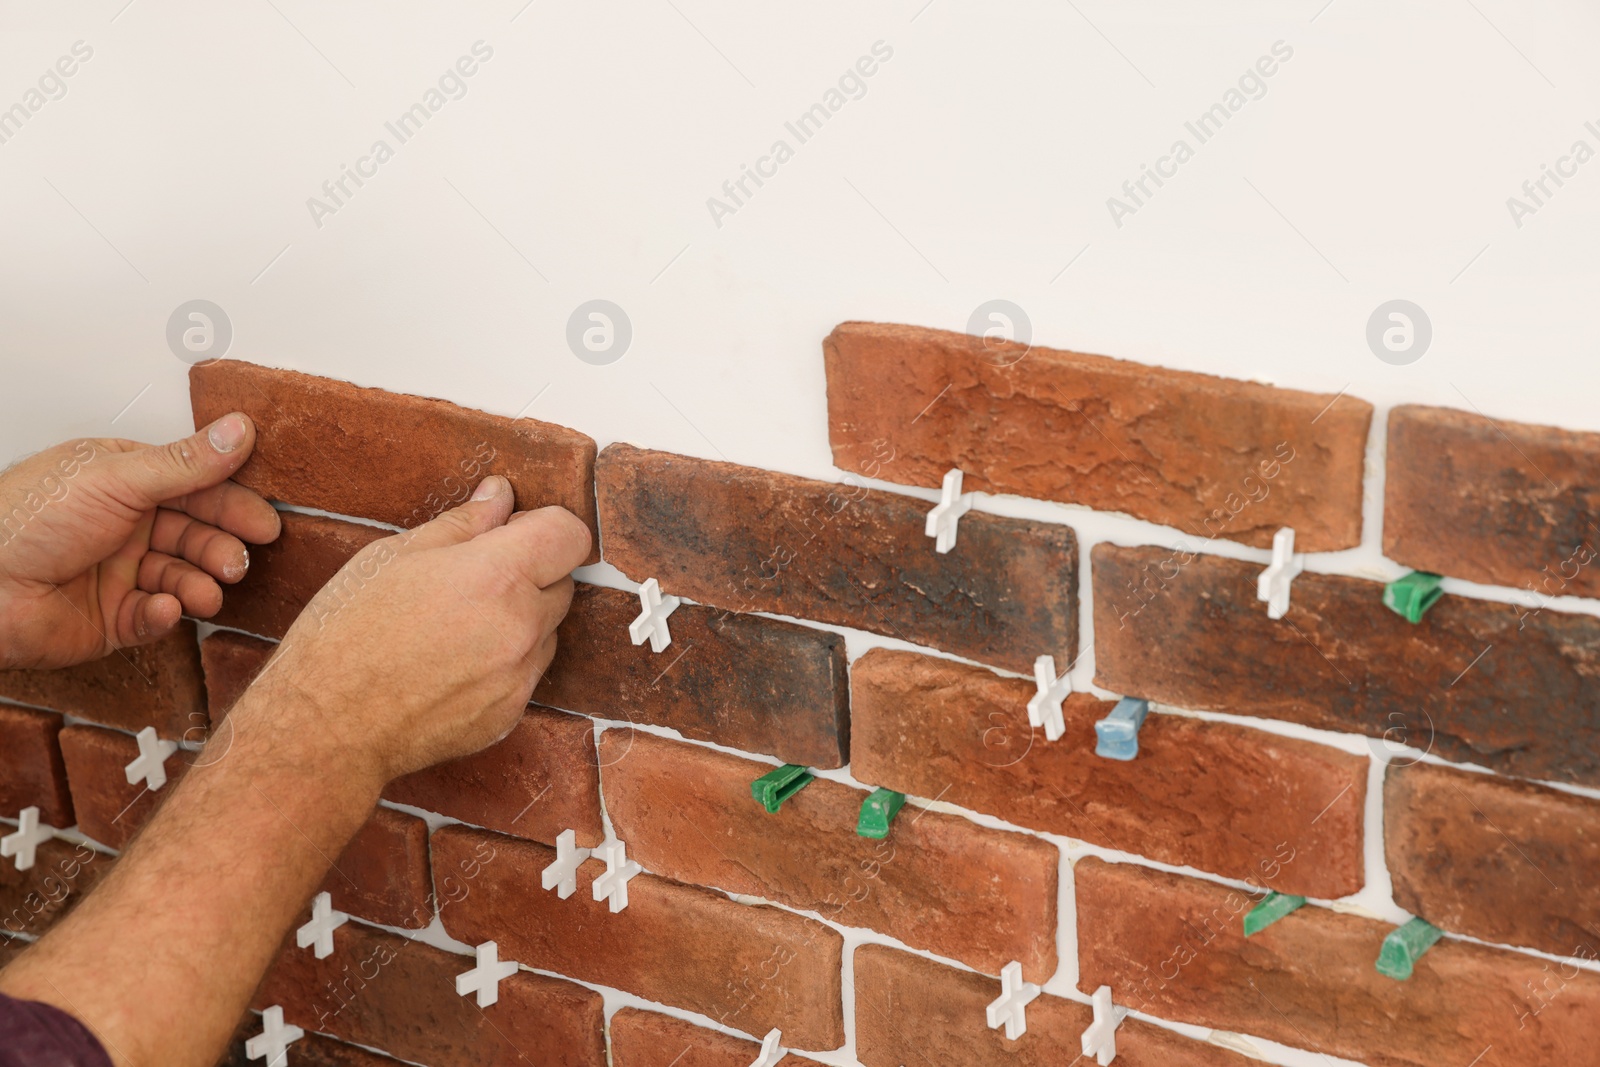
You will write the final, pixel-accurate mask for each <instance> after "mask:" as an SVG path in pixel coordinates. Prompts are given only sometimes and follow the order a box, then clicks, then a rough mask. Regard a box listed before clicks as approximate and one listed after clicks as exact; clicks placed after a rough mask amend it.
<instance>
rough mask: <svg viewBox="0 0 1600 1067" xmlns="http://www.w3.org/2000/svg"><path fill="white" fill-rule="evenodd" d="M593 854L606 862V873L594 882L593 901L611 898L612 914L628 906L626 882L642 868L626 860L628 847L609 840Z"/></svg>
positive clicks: (615, 840) (614, 839)
mask: <svg viewBox="0 0 1600 1067" xmlns="http://www.w3.org/2000/svg"><path fill="white" fill-rule="evenodd" d="M594 854H595V855H596V856H597V857H599V858H600V859H603V860H605V861H606V873H605V874H602V875H601V876H600V877H598V878H596V879H595V880H594V886H593V889H594V899H596V900H605V899H606V898H607V897H609V898H611V911H612V913H613V914H615V913H616V912H619V911H621V910H622V909H623V908H626V907H627V906H628V882H629V880H630V879H632V878H633V877H634V876H635V875H637V874H639V873H641V872H642V871H643V870H644V868H643V867H640V866H639V865H638V864H637V863H635V862H634V861H633V860H630V859H629V858H628V846H627V845H625V844H623V843H622V842H621V841H618V840H617V839H616V838H614V837H613V838H611V839H610V840H608V841H605V842H603V843H602V844H601V845H600V847H599V848H597V849H595V850H594Z"/></svg>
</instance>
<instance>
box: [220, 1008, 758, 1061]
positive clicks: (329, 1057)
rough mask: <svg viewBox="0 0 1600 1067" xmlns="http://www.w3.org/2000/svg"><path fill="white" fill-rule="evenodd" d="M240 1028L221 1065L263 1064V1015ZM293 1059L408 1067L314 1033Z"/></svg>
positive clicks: (303, 1041) (298, 1043) (296, 1046)
mask: <svg viewBox="0 0 1600 1067" xmlns="http://www.w3.org/2000/svg"><path fill="white" fill-rule="evenodd" d="M239 1031H240V1032H239V1035H238V1036H237V1037H236V1038H235V1039H234V1040H233V1041H232V1042H231V1043H230V1044H229V1045H228V1051H227V1052H226V1053H224V1054H223V1057H222V1059H220V1060H218V1061H217V1067H261V1062H262V1061H261V1059H260V1058H259V1057H257V1058H256V1059H254V1060H252V1059H251V1058H250V1057H249V1056H246V1055H245V1042H246V1041H248V1040H249V1039H250V1038H252V1037H254V1036H255V1035H256V1034H259V1033H260V1032H261V1019H260V1017H259V1016H257V1015H255V1014H252V1015H251V1016H250V1019H249V1021H248V1022H247V1023H246V1024H245V1025H244V1026H241V1027H240V1028H239ZM289 1062H290V1063H292V1064H293V1065H294V1067H404V1065H403V1064H402V1063H401V1061H400V1060H396V1059H392V1058H390V1057H388V1056H383V1055H380V1054H379V1053H376V1052H371V1051H368V1050H367V1049H364V1048H357V1047H356V1046H354V1045H347V1044H345V1043H344V1042H343V1041H335V1040H334V1039H333V1038H331V1037H323V1036H322V1035H321V1034H313V1033H307V1034H306V1036H304V1037H302V1038H301V1039H300V1040H299V1041H296V1042H295V1043H294V1044H292V1045H290V1046H289ZM746 1067H749V1065H748V1064H747V1065H746Z"/></svg>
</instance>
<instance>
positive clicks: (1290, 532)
mask: <svg viewBox="0 0 1600 1067" xmlns="http://www.w3.org/2000/svg"><path fill="white" fill-rule="evenodd" d="M1305 565H1306V562H1305V557H1304V556H1297V555H1295V554H1294V528H1293V527H1290V526H1285V527H1284V528H1283V529H1281V530H1279V531H1278V532H1277V533H1275V534H1273V535H1272V565H1271V566H1270V567H1268V568H1267V569H1266V570H1264V571H1262V572H1261V577H1259V578H1257V579H1256V599H1257V600H1265V601H1266V602H1267V618H1269V619H1281V618H1283V617H1284V615H1285V614H1287V613H1288V611H1289V583H1290V582H1292V581H1294V578H1295V575H1297V574H1299V573H1300V572H1301V571H1303V570H1305Z"/></svg>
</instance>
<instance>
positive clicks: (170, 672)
mask: <svg viewBox="0 0 1600 1067" xmlns="http://www.w3.org/2000/svg"><path fill="white" fill-rule="evenodd" d="M0 697H3V698H5V699H7V700H15V701H18V702H19V703H23V704H33V705H35V706H37V707H41V708H49V709H50V710H51V711H61V712H66V713H68V714H71V715H77V716H79V717H81V718H85V719H89V720H91V721H92V722H99V723H104V724H105V725H107V726H116V727H120V728H121V729H124V730H130V731H133V732H135V733H137V732H138V731H139V730H141V729H143V728H144V727H146V726H154V727H155V728H156V732H157V733H159V734H160V735H161V736H162V737H165V738H168V739H171V740H178V739H180V738H182V737H184V735H185V733H186V732H187V734H188V739H189V740H191V741H199V740H201V739H203V738H204V736H205V727H206V724H207V719H206V699H205V687H204V685H203V684H202V682H201V676H200V649H199V647H198V646H197V645H196V643H195V628H194V623H192V622H189V621H188V620H184V621H182V622H180V623H179V624H178V628H177V629H176V630H174V631H173V632H172V633H170V634H168V635H167V636H166V637H163V638H161V639H160V640H159V641H155V642H152V643H151V644H148V645H140V646H138V647H136V648H129V649H124V650H123V651H121V652H113V653H111V655H109V656H106V657H105V658H104V659H97V660H94V661H93V662H91V663H80V664H78V665H77V666H76V667H67V668H65V669H63V670H55V671H0Z"/></svg>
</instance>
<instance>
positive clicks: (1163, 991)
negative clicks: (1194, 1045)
mask: <svg viewBox="0 0 1600 1067" xmlns="http://www.w3.org/2000/svg"><path fill="white" fill-rule="evenodd" d="M1074 880H1075V882H1076V895H1077V906H1078V953H1079V971H1080V975H1079V981H1078V988H1079V989H1081V990H1083V991H1085V992H1088V991H1091V990H1093V989H1095V988H1096V987H1097V986H1101V985H1109V986H1110V987H1111V989H1112V992H1113V995H1114V996H1115V997H1116V999H1117V1002H1118V1003H1120V1004H1125V1005H1127V1006H1129V1007H1132V1008H1135V1009H1137V1010H1139V1011H1143V1012H1148V1013H1150V1014H1154V1015H1158V1016H1161V1017H1163V1018H1166V1019H1172V1020H1175V1021H1178V1022H1188V1023H1196V1024H1199V1025H1201V1026H1210V1027H1215V1028H1217V1029H1222V1030H1231V1031H1233V1032H1235V1033H1244V1034H1253V1035H1256V1036H1259V1037H1264V1038H1267V1039H1269V1040H1272V1041H1280V1042H1282V1043H1283V1044H1285V1045H1292V1046H1295V1047H1298V1048H1309V1049H1311V1050H1312V1051H1315V1052H1321V1053H1325V1054H1327V1055H1333V1056H1343V1057H1345V1058H1346V1059H1352V1060H1359V1061H1362V1062H1365V1063H1369V1064H1372V1065H1374V1067H1462V1065H1464V1064H1469V1063H1476V1064H1478V1065H1483V1067H1512V1065H1526V1064H1532V1063H1539V1064H1545V1063H1551V1064H1554V1063H1584V1062H1588V1061H1589V1060H1591V1059H1593V1051H1594V1048H1595V1044H1596V1042H1597V1041H1600V975H1595V974H1591V973H1586V972H1580V971H1578V970H1577V968H1573V967H1567V968H1565V969H1563V968H1562V967H1561V965H1559V964H1553V963H1548V962H1547V961H1545V960H1541V959H1538V958H1536V957H1533V956H1525V955H1522V954H1520V953H1516V952H1506V951H1503V950H1500V949H1492V948H1484V947H1482V946H1479V945H1474V944H1470V943H1468V942H1464V941H1454V940H1449V939H1446V940H1444V941H1441V942H1439V943H1438V944H1437V945H1435V946H1434V947H1433V948H1431V949H1429V950H1428V952H1427V953H1426V954H1425V955H1423V956H1422V957H1421V959H1419V960H1418V961H1417V963H1416V970H1415V972H1414V973H1413V974H1412V976H1411V977H1410V978H1409V979H1407V980H1405V981H1403V982H1398V981H1395V980H1394V979H1391V978H1386V977H1384V976H1383V975H1381V974H1379V973H1378V972H1377V970H1376V969H1375V968H1374V966H1373V964H1374V962H1375V961H1376V960H1377V958H1378V952H1379V949H1380V947H1381V946H1382V943H1383V939H1384V937H1385V936H1386V935H1387V934H1388V933H1389V932H1390V931H1391V930H1393V929H1394V927H1392V926H1390V925H1388V924H1387V923H1381V922H1376V921H1374V920H1371V919H1363V918H1359V917H1357V916H1355V915H1346V914H1341V913H1337V912H1333V911H1329V910H1327V909H1325V908H1320V907H1317V906H1315V905H1312V906H1310V907H1305V908H1301V909H1300V910H1299V911H1296V912H1294V913H1292V914H1290V915H1289V916H1287V917H1285V918H1283V919H1280V920H1279V921H1278V922H1276V923H1274V924H1273V925H1271V926H1269V927H1268V928H1267V929H1265V930H1263V931H1261V932H1260V933H1258V934H1256V935H1255V936H1254V937H1252V938H1250V939H1249V940H1248V941H1246V940H1245V937H1244V930H1243V918H1244V914H1245V913H1246V912H1247V911H1249V910H1250V908H1251V906H1252V905H1253V904H1254V903H1255V901H1254V899H1252V898H1251V897H1249V896H1247V895H1245V894H1244V893H1240V892H1238V891H1236V890H1232V889H1228V888H1227V887H1225V886H1219V885H1214V884H1212V883H1209V882H1202V881H1199V880H1198V879H1194V878H1185V877H1183V876H1181V875H1175V874H1167V873H1165V872H1162V871H1154V870H1149V869H1147V868H1143V867H1135V866H1133V865H1131V864H1110V863H1104V862H1102V861H1100V860H1096V859H1085V860H1081V861H1079V863H1078V864H1077V865H1076V867H1075V868H1074Z"/></svg>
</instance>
